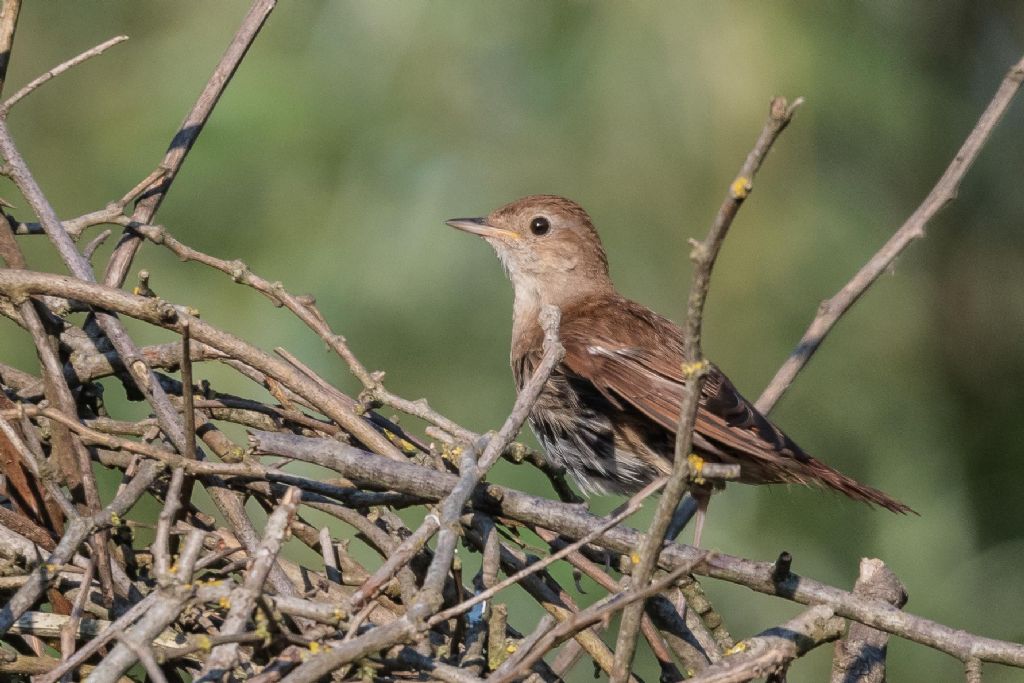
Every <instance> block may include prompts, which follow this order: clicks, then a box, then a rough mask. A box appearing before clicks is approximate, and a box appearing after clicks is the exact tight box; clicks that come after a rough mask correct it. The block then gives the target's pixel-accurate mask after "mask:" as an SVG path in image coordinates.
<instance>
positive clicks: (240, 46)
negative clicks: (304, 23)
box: [103, 0, 277, 287]
mask: <svg viewBox="0 0 1024 683" xmlns="http://www.w3.org/2000/svg"><path fill="white" fill-rule="evenodd" d="M276 5H277V0H253V3H252V6H251V7H250V8H249V11H248V13H246V15H245V18H244V19H242V23H241V24H240V25H239V27H238V30H237V31H236V32H235V35H234V37H233V38H232V39H231V43H230V44H229V45H228V48H227V50H226V51H225V52H224V56H223V57H221V59H220V62H218V63H217V66H216V68H215V69H214V70H213V74H212V75H211V76H210V78H209V80H208V81H207V82H206V85H205V86H204V87H203V90H202V92H201V93H199V97H198V98H197V99H196V102H195V104H194V105H193V106H192V110H191V111H189V113H188V114H187V115H186V116H185V120H184V121H182V122H181V125H180V126H179V127H178V131H177V133H175V135H174V138H173V139H172V140H171V144H170V146H169V147H168V149H167V152H166V154H164V158H163V160H161V162H160V164H159V166H158V167H157V168H158V169H159V170H160V171H161V172H160V173H159V174H158V175H156V176H155V177H156V178H159V184H157V185H155V186H153V187H152V189H150V190H149V191H148V192H146V194H145V195H144V196H143V197H142V199H140V200H139V203H138V204H137V205H136V207H135V212H134V213H133V214H132V220H133V221H134V222H135V223H152V222H153V217H154V216H155V215H156V212H157V209H159V208H160V204H161V202H163V200H164V197H166V196H167V192H168V191H169V190H170V188H171V183H173V182H174V179H175V177H176V176H177V175H178V171H179V170H180V169H181V165H182V164H183V163H185V157H186V156H188V153H189V151H190V150H191V149H192V146H193V145H194V144H195V142H196V140H197V139H198V138H199V134H200V133H202V131H203V127H204V126H205V125H206V122H207V121H208V120H209V118H210V115H211V114H212V113H213V108H214V107H216V106H217V102H218V101H219V100H220V96H221V95H222V94H223V93H224V90H225V88H227V86H228V83H230V82H231V78H232V76H234V75H235V71H236V70H237V69H238V67H239V65H240V64H241V63H242V59H244V58H245V54H246V52H248V51H249V47H250V46H251V45H252V43H253V41H255V40H256V36H257V35H259V32H260V29H261V28H263V24H264V22H266V20H267V17H269V16H270V13H271V11H273V9H274V7H275V6H276ZM152 175H153V174H151V176H152ZM140 243H141V238H140V237H139V236H138V235H137V234H136V233H135V232H133V231H132V230H131V229H130V228H129V229H126V230H125V232H124V233H123V234H122V236H121V241H120V242H119V243H118V245H117V247H116V248H115V249H114V253H113V254H112V255H111V257H110V260H109V261H108V263H107V271H106V275H105V276H104V278H103V282H105V283H106V284H108V285H111V286H114V287H120V286H121V285H122V284H124V279H125V277H126V276H127V275H128V270H129V268H130V267H131V262H132V259H133V258H134V257H135V252H136V251H138V249H139V245H140Z"/></svg>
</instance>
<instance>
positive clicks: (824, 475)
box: [802, 456, 918, 515]
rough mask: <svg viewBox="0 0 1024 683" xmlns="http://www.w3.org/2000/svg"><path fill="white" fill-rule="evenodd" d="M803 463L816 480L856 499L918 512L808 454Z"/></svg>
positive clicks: (902, 511) (889, 507) (888, 508)
mask: <svg viewBox="0 0 1024 683" xmlns="http://www.w3.org/2000/svg"><path fill="white" fill-rule="evenodd" d="M802 464H803V465H804V466H805V467H806V468H807V469H808V470H810V472H811V473H812V475H813V477H814V479H815V480H816V481H818V482H820V483H821V484H822V485H824V486H826V487H828V488H830V489H834V490H836V491H839V492H840V493H842V494H844V495H847V496H849V497H850V498H853V499H854V500H859V501H862V502H865V503H867V504H869V505H880V506H881V507H884V508H885V509H886V510H892V511H893V512H898V513H900V514H904V515H905V514H907V513H910V512H912V513H914V514H915V515H916V514H918V513H917V512H915V511H914V510H913V509H912V508H911V507H910V506H909V505H905V504H904V503H901V502H900V501H898V500H896V499H895V498H893V497H892V496H890V495H889V494H887V493H884V492H883V491H879V490H878V489H876V488H872V487H870V486H866V485H865V484H861V483H860V482H859V481H856V480H855V479H852V478H850V477H848V476H846V475H845V474H843V473H842V472H839V471H838V470H834V469H832V468H831V467H829V466H828V465H826V464H825V463H823V462H821V461H820V460H815V459H814V458H811V457H809V456H808V460H807V461H806V462H804V463H802Z"/></svg>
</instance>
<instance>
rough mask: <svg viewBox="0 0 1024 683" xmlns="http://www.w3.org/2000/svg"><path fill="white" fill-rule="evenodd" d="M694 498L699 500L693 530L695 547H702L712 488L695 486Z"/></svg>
mask: <svg viewBox="0 0 1024 683" xmlns="http://www.w3.org/2000/svg"><path fill="white" fill-rule="evenodd" d="M691 493H692V495H693V497H694V500H696V501H697V522H696V528H694V530H693V547H694V548H699V547H700V534H701V532H702V531H703V530H704V520H705V519H707V516H708V505H709V504H710V503H711V489H708V488H706V487H703V486H695V487H694V488H693V490H692V492H691Z"/></svg>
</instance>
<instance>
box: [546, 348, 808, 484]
mask: <svg viewBox="0 0 1024 683" xmlns="http://www.w3.org/2000/svg"><path fill="white" fill-rule="evenodd" d="M584 339H585V343H582V341H583V340H584ZM562 343H563V345H564V346H565V351H566V354H565V361H564V362H565V364H566V365H567V366H568V367H569V369H570V370H571V371H572V372H573V373H574V374H576V375H579V376H580V377H582V378H585V379H586V380H588V381H589V382H590V383H592V384H593V385H594V387H595V388H596V389H597V390H598V391H600V392H601V393H602V394H603V395H604V396H605V397H606V398H607V399H608V400H610V401H612V402H613V404H616V405H619V406H622V405H623V404H629V405H630V406H632V407H633V408H635V409H636V410H638V411H640V412H641V413H643V414H644V415H646V416H647V417H648V418H650V419H651V420H653V421H655V422H656V423H658V424H659V425H661V426H662V427H664V428H665V429H667V430H669V431H672V432H674V431H675V430H676V428H677V426H678V424H679V405H680V402H681V399H682V392H683V385H684V383H685V381H686V380H685V379H684V376H683V370H682V365H683V355H682V350H681V348H679V347H676V348H671V347H670V348H666V347H664V346H663V347H661V348H653V349H652V348H648V347H646V346H645V347H644V348H640V347H636V346H624V345H621V344H617V343H616V342H615V341H614V340H612V339H607V338H605V339H602V338H600V337H597V338H595V337H594V336H593V332H592V331H591V333H590V334H589V335H587V336H586V337H583V336H577V335H574V334H572V330H563V336H562ZM672 346H675V345H674V344H673V345H672ZM696 431H697V433H698V434H699V435H700V436H702V437H704V439H706V440H707V441H710V442H711V443H712V444H714V445H715V446H718V447H721V448H724V449H725V450H727V451H738V452H740V453H743V454H745V455H747V456H750V457H753V458H755V459H757V460H761V461H762V462H763V463H764V464H770V465H771V466H773V467H772V469H774V468H775V467H778V465H780V464H782V463H780V462H779V461H778V458H779V456H783V457H784V458H785V457H789V458H794V459H796V460H797V461H801V460H804V459H805V458H806V456H805V455H804V453H803V452H802V451H801V450H800V449H799V447H797V446H796V444H794V443H793V442H792V441H791V440H790V439H789V438H788V437H786V435H785V434H784V433H783V432H782V431H781V430H780V429H778V428H777V427H776V426H775V425H774V424H772V423H771V422H770V421H769V420H768V419H767V418H765V417H764V416H763V415H761V413H759V412H758V411H757V409H756V408H754V406H753V405H751V403H750V402H749V401H747V400H746V399H745V398H744V397H743V396H742V395H741V394H740V393H739V392H738V391H737V390H736V388H735V387H734V386H733V385H732V383H731V382H730V381H729V379H728V378H727V377H725V375H723V374H722V372H721V371H720V370H719V369H718V368H717V367H715V366H713V365H712V366H711V367H710V368H709V370H708V373H707V375H706V376H705V379H704V385H703V387H702V391H701V397H700V403H699V406H698V410H697V422H696Z"/></svg>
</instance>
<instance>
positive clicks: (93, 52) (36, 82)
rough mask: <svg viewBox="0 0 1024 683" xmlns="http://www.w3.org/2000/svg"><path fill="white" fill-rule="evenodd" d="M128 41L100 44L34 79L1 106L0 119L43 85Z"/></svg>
mask: <svg viewBox="0 0 1024 683" xmlns="http://www.w3.org/2000/svg"><path fill="white" fill-rule="evenodd" d="M126 40H128V36H115V37H113V38H111V39H110V40H106V41H104V42H102V43H100V44H99V45H97V46H96V47H93V48H90V49H88V50H86V51H85V52H83V53H82V54H80V55H78V56H76V57H72V58H71V59H69V60H68V61H66V62H64V63H62V64H58V65H57V66H55V67H53V68H52V69H50V70H49V71H47V72H46V73H44V74H43V75H41V76H38V77H36V78H34V79H32V80H31V81H30V82H29V83H28V84H27V85H26V86H25V87H23V88H22V89H21V90H19V91H18V92H16V93H14V94H13V95H11V96H10V97H8V98H7V100H5V101H4V103H3V104H0V118H5V117H6V116H7V115H8V114H9V113H10V111H11V108H12V107H13V106H14V105H16V104H17V103H18V102H20V101H21V100H23V99H24V98H25V97H26V96H28V95H29V94H30V93H31V92H32V91H33V90H36V89H37V88H39V86H41V85H43V84H44V83H46V82H47V81H49V80H50V79H51V78H55V77H56V76H60V75H61V74H62V73H64V72H65V71H67V70H68V69H71V68H73V67H76V66H78V65H79V64H81V63H82V62H84V61H86V60H87V59H91V58H93V57H95V56H97V55H101V54H103V53H104V52H106V51H107V50H109V49H110V48H112V47H114V46H115V45H117V44H118V43H123V42H124V41H126Z"/></svg>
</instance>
